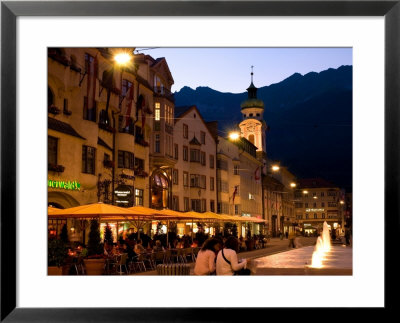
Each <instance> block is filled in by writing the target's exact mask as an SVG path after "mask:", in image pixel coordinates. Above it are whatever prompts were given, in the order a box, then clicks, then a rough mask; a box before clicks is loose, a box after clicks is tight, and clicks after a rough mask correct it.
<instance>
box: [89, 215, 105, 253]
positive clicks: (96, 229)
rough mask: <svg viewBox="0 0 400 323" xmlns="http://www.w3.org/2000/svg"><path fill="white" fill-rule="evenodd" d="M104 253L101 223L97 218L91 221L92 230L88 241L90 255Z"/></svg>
mask: <svg viewBox="0 0 400 323" xmlns="http://www.w3.org/2000/svg"><path fill="white" fill-rule="evenodd" d="M102 253H103V246H102V245H101V238H100V225H99V222H98V221H97V220H91V221H90V232H89V242H88V255H89V256H93V255H100V254H102Z"/></svg>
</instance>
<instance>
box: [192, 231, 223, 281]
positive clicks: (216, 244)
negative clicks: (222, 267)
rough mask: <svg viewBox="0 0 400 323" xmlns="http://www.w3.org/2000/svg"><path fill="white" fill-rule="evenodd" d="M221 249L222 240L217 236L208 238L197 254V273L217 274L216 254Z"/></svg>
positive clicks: (195, 272) (195, 270) (195, 269)
mask: <svg viewBox="0 0 400 323" xmlns="http://www.w3.org/2000/svg"><path fill="white" fill-rule="evenodd" d="M220 249H221V241H220V240H218V239H216V238H209V239H207V240H206V241H205V242H204V244H203V246H202V248H201V250H200V251H199V253H198V254H197V259H196V264H195V266H194V274H195V275H213V274H215V254H216V253H217V252H218V251H219V250H220Z"/></svg>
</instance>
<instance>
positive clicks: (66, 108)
mask: <svg viewBox="0 0 400 323" xmlns="http://www.w3.org/2000/svg"><path fill="white" fill-rule="evenodd" d="M63 112H64V114H70V113H69V111H68V99H64V106H63Z"/></svg>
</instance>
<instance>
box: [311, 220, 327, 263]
mask: <svg viewBox="0 0 400 323" xmlns="http://www.w3.org/2000/svg"><path fill="white" fill-rule="evenodd" d="M330 250H331V237H330V235H329V228H328V224H327V223H326V221H325V222H324V225H323V230H322V234H321V235H320V236H319V237H318V239H317V243H316V244H315V249H314V252H313V255H312V260H311V266H310V267H311V268H322V266H323V264H322V260H323V259H324V257H325V254H326V253H328V252H330Z"/></svg>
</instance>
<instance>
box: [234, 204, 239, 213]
mask: <svg viewBox="0 0 400 323" xmlns="http://www.w3.org/2000/svg"><path fill="white" fill-rule="evenodd" d="M238 214H239V204H235V215H238Z"/></svg>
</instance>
